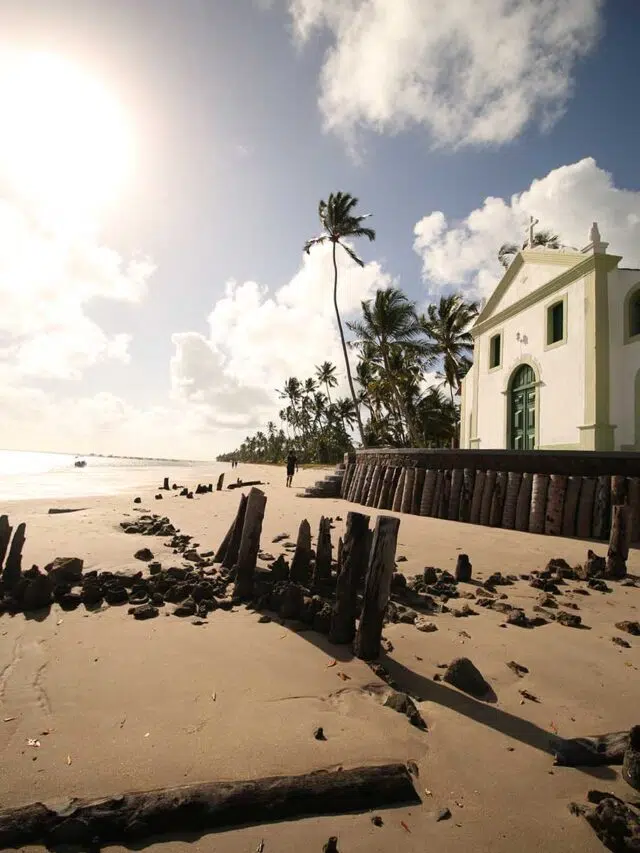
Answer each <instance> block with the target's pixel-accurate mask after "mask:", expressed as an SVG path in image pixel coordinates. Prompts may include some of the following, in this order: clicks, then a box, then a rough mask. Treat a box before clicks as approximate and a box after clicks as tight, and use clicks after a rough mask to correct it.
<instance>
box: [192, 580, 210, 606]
mask: <svg viewBox="0 0 640 853" xmlns="http://www.w3.org/2000/svg"><path fill="white" fill-rule="evenodd" d="M191 595H192V596H193V600H194V601H195V602H196V603H198V602H200V601H202V600H203V599H205V598H213V587H212V586H211V584H210V583H209V582H208V581H200V583H197V584H196V585H195V586H194V588H193V592H192V593H191Z"/></svg>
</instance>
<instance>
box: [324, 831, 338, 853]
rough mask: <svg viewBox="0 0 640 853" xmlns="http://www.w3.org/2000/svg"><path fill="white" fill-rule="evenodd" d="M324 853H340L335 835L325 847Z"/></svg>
mask: <svg viewBox="0 0 640 853" xmlns="http://www.w3.org/2000/svg"><path fill="white" fill-rule="evenodd" d="M322 853H339V851H338V839H337V838H336V837H335V835H332V836H331V838H330V839H329V840H328V841H327V843H326V844H324V845H323V847H322Z"/></svg>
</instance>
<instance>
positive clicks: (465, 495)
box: [458, 468, 476, 523]
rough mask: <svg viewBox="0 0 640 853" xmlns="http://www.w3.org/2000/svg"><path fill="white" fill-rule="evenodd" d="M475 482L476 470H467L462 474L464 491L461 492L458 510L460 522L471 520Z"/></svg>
mask: <svg viewBox="0 0 640 853" xmlns="http://www.w3.org/2000/svg"><path fill="white" fill-rule="evenodd" d="M475 480H476V472H475V469H473V468H465V469H464V471H463V472H462V489H461V491H460V508H459V510H458V520H459V521H464V522H465V523H468V522H469V521H470V520H471V501H472V500H473V486H474V483H475Z"/></svg>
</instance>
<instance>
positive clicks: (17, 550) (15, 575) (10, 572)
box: [2, 521, 27, 589]
mask: <svg viewBox="0 0 640 853" xmlns="http://www.w3.org/2000/svg"><path fill="white" fill-rule="evenodd" d="M26 530H27V525H26V524H25V523H24V521H21V522H20V524H19V525H18V526H17V527H16V529H15V531H14V534H13V539H12V540H11V546H10V547H9V556H8V557H7V562H6V564H5V567H4V572H3V573H2V581H3V583H4V586H5V589H13V587H14V586H15V585H16V584H17V583H18V581H19V580H20V578H21V577H22V549H23V548H24V540H25V533H26Z"/></svg>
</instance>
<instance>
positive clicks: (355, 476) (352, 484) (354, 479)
mask: <svg viewBox="0 0 640 853" xmlns="http://www.w3.org/2000/svg"><path fill="white" fill-rule="evenodd" d="M359 476H360V464H359V463H355V465H354V467H353V474H352V475H351V480H350V481H349V486H348V488H347V491H346V495H345V497H346V500H348V501H352V500H353V495H354V492H355V488H356V484H357V482H358V477H359Z"/></svg>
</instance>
